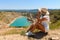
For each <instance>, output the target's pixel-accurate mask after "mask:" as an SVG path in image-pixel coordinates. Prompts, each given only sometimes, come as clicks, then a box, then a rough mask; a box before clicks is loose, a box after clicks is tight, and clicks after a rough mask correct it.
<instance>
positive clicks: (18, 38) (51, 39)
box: [0, 28, 60, 40]
mask: <svg viewBox="0 0 60 40" xmlns="http://www.w3.org/2000/svg"><path fill="white" fill-rule="evenodd" d="M13 29H16V30H18V29H19V30H20V31H21V30H22V29H23V28H5V29H0V40H60V29H56V30H50V31H49V33H48V35H46V34H44V33H41V32H37V33H36V34H35V36H31V37H28V36H25V35H21V34H19V33H17V34H16V33H14V34H5V33H6V32H8V31H9V30H13Z"/></svg>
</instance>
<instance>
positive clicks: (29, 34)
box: [26, 31, 34, 36]
mask: <svg viewBox="0 0 60 40" xmlns="http://www.w3.org/2000/svg"><path fill="white" fill-rule="evenodd" d="M26 35H27V36H31V35H34V34H33V33H32V32H31V31H29V32H27V33H26Z"/></svg>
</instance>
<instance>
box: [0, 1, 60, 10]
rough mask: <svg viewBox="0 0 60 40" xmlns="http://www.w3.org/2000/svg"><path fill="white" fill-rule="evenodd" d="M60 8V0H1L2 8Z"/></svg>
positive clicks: (0, 5)
mask: <svg viewBox="0 0 60 40" xmlns="http://www.w3.org/2000/svg"><path fill="white" fill-rule="evenodd" d="M43 7H44V8H49V9H60V0H0V9H38V8H43Z"/></svg>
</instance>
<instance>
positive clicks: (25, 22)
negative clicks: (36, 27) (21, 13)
mask: <svg viewBox="0 0 60 40" xmlns="http://www.w3.org/2000/svg"><path fill="white" fill-rule="evenodd" d="M30 24H31V23H30V22H29V21H28V20H27V18H26V17H19V18H17V19H16V20H15V21H14V22H13V23H12V24H10V26H29V25H30Z"/></svg>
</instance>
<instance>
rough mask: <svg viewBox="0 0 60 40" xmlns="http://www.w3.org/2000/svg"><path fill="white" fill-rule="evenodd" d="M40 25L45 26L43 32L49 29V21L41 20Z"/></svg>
mask: <svg viewBox="0 0 60 40" xmlns="http://www.w3.org/2000/svg"><path fill="white" fill-rule="evenodd" d="M42 25H43V26H44V28H45V32H48V30H49V23H48V22H42Z"/></svg>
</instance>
